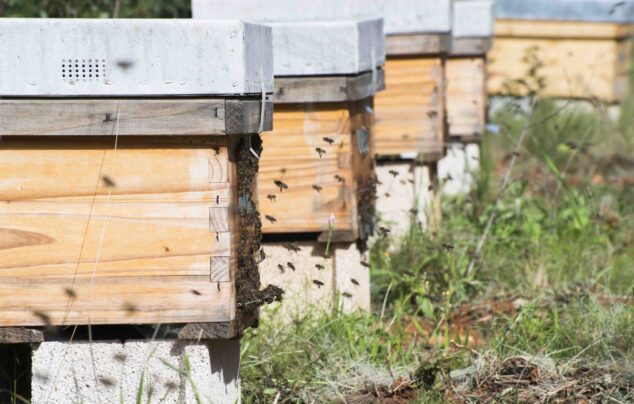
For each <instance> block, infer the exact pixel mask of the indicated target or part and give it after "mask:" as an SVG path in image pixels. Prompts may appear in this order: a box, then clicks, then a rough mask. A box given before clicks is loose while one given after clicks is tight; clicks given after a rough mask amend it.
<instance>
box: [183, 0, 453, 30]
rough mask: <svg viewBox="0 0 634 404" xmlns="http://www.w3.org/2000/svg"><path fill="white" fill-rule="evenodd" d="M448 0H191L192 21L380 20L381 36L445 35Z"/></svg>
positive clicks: (449, 21)
mask: <svg viewBox="0 0 634 404" xmlns="http://www.w3.org/2000/svg"><path fill="white" fill-rule="evenodd" d="M452 4H453V2H452V1H451V0H192V14H193V16H194V18H203V19H205V18H210V19H211V18H237V19H244V20H252V21H269V22H273V21H306V20H321V21H325V20H341V19H350V18H381V17H383V18H384V20H385V22H384V25H385V33H386V34H388V35H390V34H414V33H448V32H450V31H451V13H452Z"/></svg>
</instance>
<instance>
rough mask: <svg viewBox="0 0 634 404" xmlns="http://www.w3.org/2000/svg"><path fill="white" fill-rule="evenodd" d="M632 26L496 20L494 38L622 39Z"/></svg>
mask: <svg viewBox="0 0 634 404" xmlns="http://www.w3.org/2000/svg"><path fill="white" fill-rule="evenodd" d="M632 30H633V27H632V26H630V25H624V24H615V23H606V22H581V21H577V22H576V21H545V20H510V19H509V20H506V19H504V20H501V19H500V20H496V21H495V25H494V32H495V37H496V38H506V37H509V38H552V39H554V38H559V39H624V38H626V37H628V36H630V35H632Z"/></svg>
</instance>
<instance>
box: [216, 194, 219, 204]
mask: <svg viewBox="0 0 634 404" xmlns="http://www.w3.org/2000/svg"><path fill="white" fill-rule="evenodd" d="M216 205H220V195H216Z"/></svg>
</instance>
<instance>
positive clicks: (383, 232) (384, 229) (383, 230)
mask: <svg viewBox="0 0 634 404" xmlns="http://www.w3.org/2000/svg"><path fill="white" fill-rule="evenodd" d="M379 231H380V232H381V237H387V236H388V234H390V229H388V228H387V227H383V226H380V227H379Z"/></svg>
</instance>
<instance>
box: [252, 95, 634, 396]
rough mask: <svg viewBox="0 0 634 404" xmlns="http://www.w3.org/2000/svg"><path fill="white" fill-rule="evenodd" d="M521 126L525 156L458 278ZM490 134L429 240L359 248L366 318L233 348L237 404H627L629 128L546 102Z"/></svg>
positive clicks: (500, 121)
mask: <svg viewBox="0 0 634 404" xmlns="http://www.w3.org/2000/svg"><path fill="white" fill-rule="evenodd" d="M627 105H628V104H627V103H626V104H625V107H624V108H626V107H627ZM562 106H563V107H562ZM525 119H531V122H532V124H531V125H532V126H531V129H530V133H529V134H528V137H527V139H528V140H527V142H526V144H525V146H524V147H523V149H522V152H521V155H520V159H519V164H518V166H517V167H516V170H515V171H514V173H513V177H512V178H513V180H512V181H511V184H510V186H509V188H508V190H507V193H506V194H505V196H504V198H503V199H502V201H501V205H500V210H499V212H498V217H497V219H496V220H495V222H494V227H493V229H492V232H491V237H490V239H489V241H488V242H487V244H486V245H485V248H484V250H483V253H482V255H481V259H480V261H479V264H478V266H477V271H476V272H475V275H474V276H472V277H468V276H466V275H465V273H466V268H467V265H468V263H469V260H470V259H471V257H472V254H473V251H474V247H475V244H476V242H477V239H478V237H479V236H480V234H481V232H482V230H483V227H484V225H485V222H486V220H487V219H488V215H489V214H490V212H491V207H492V205H493V201H494V198H495V197H496V195H497V192H498V187H499V182H500V178H501V176H502V173H503V172H504V170H505V169H506V166H507V163H508V160H509V155H510V151H511V150H512V147H513V146H514V145H515V143H514V139H517V136H518V134H519V129H520V128H521V126H522V125H523V122H524V120H525ZM492 122H493V123H495V124H497V125H499V127H500V128H501V131H500V134H498V135H494V134H488V135H487V137H486V140H485V142H484V144H483V153H482V158H481V160H482V161H481V171H480V173H479V174H478V177H477V178H476V181H475V186H474V189H473V190H472V192H470V193H469V194H468V195H465V196H461V197H456V198H454V199H450V200H444V201H443V229H442V230H441V232H440V233H439V234H436V235H435V236H434V237H432V236H430V235H429V234H427V233H425V232H423V231H420V230H418V229H412V230H411V231H410V232H409V233H408V234H407V235H406V236H405V237H404V238H403V239H401V240H390V239H389V238H388V239H381V240H379V241H377V242H376V243H375V244H374V246H373V249H372V254H371V266H372V269H371V270H372V282H373V289H372V296H373V302H374V310H373V312H372V313H366V314H355V315H346V314H343V313H340V312H334V313H326V314H322V315H319V314H317V313H310V314H308V315H307V316H306V317H305V318H298V319H296V321H295V322H294V323H293V324H290V325H286V326H280V324H279V323H276V321H275V319H274V316H273V317H271V318H266V319H264V320H263V321H262V322H261V328H260V329H258V330H251V331H249V332H248V335H247V336H246V338H245V339H244V340H243V341H244V345H243V354H242V357H243V359H242V364H243V370H242V383H243V393H244V396H245V401H246V402H263V401H274V400H277V402H280V403H281V402H322V401H333V402H338V401H339V402H371V401H363V400H370V398H373V399H376V397H381V399H382V400H386V401H388V400H397V399H402V400H405V401H415V400H418V401H419V402H446V401H457V402H468V401H470V400H475V401H478V400H482V399H484V398H486V399H496V400H498V401H500V402H517V401H539V400H544V401H548V400H554V399H569V400H581V399H587V400H589V401H601V400H602V401H609V400H614V402H619V401H620V402H624V401H631V400H634V387H632V386H634V384H633V383H634V378H633V377H634V322H633V321H632V320H633V316H634V243H633V241H634V226H633V225H634V215H633V213H634V190H633V189H632V187H631V185H629V186H628V185H623V183H624V182H626V180H627V176H628V175H632V174H631V173H632V172H631V171H630V172H629V174H628V171H627V169H624V168H623V165H627V164H628V162H629V160H628V159H629V158H631V157H628V156H634V153H632V150H634V148H633V147H632V141H631V140H632V139H631V136H632V134H631V132H630V129H629V128H630V127H631V126H632V125H631V122H628V120H626V119H625V118H623V119H622V121H621V122H620V124H613V123H611V121H610V120H609V119H607V118H606V116H605V114H604V112H603V110H602V109H601V108H597V107H596V106H591V105H590V106H584V107H579V106H576V105H572V104H571V105H565V104H563V103H557V102H554V101H548V100H546V101H541V102H539V103H538V104H537V106H536V110H535V113H534V114H533V115H532V116H531V117H530V118H528V117H527V116H526V114H525V113H524V112H521V111H520V110H519V109H518V108H515V107H513V105H512V104H510V107H509V108H504V109H502V110H500V111H498V113H496V114H495V115H494V116H493V117H492ZM618 156H620V157H618ZM390 246H391V247H390ZM465 375H466V376H465ZM527 375H528V376H527ZM404 384H405V385H406V386H407V388H406V389H404V388H402V386H403V385H404ZM377 386H380V387H381V388H378V387H377ZM399 386H400V387H399ZM377 389H378V390H377ZM399 389H400V390H399ZM412 394H413V395H412ZM414 397H415V398H414ZM355 400H360V401H355ZM405 401H402V402H405ZM394 402H399V401H394Z"/></svg>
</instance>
